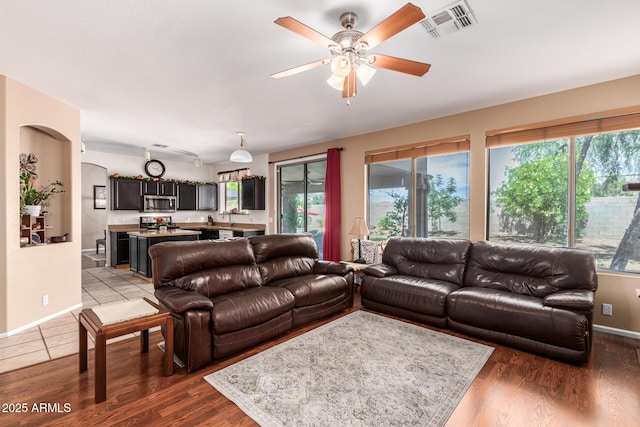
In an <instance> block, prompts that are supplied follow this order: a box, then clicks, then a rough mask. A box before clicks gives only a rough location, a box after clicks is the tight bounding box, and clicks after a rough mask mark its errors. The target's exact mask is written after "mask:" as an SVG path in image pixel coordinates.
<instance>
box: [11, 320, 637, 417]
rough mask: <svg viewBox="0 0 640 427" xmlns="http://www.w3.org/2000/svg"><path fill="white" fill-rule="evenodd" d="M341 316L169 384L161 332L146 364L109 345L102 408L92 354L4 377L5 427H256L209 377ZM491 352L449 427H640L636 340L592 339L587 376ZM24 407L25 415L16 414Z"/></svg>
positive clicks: (126, 344)
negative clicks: (81, 361) (83, 363)
mask: <svg viewBox="0 0 640 427" xmlns="http://www.w3.org/2000/svg"><path fill="white" fill-rule="evenodd" d="M356 309H358V308H354V309H352V310H350V311H353V310H356ZM344 314H346V313H341V314H339V315H336V316H333V317H331V318H329V319H326V320H323V321H319V322H315V323H313V324H311V325H308V326H306V327H303V328H300V329H297V330H295V331H292V332H291V333H288V334H286V335H285V336H283V337H280V338H279V339H277V340H274V341H271V342H269V343H266V344H263V345H261V346H259V347H257V348H255V349H252V350H249V351H246V352H244V353H242V354H239V355H236V356H233V357H230V358H227V359H224V360H221V361H219V362H217V363H216V364H214V365H212V366H209V367H206V368H204V369H201V370H199V371H197V372H194V373H191V374H189V373H187V371H186V370H185V369H184V368H179V367H177V366H176V370H175V374H174V375H173V376H171V377H163V376H162V353H161V352H160V350H159V349H158V348H157V346H156V344H157V343H158V342H160V341H161V340H162V337H161V335H160V333H159V332H156V333H152V334H151V337H150V344H151V346H150V351H149V353H148V354H140V353H139V350H140V348H139V340H138V339H129V340H126V341H121V342H115V343H112V344H109V345H108V346H107V400H106V401H105V402H102V403H100V404H94V402H93V380H94V378H93V351H90V353H89V357H90V359H89V371H88V372H84V373H82V374H80V373H79V372H78V355H77V354H76V355H73V356H67V357H64V358H61V359H56V360H52V361H49V362H45V363H41V364H39V365H35V366H31V367H27V368H23V369H19V370H16V371H12V372H7V373H4V374H1V375H0V396H1V397H0V402H1V403H2V408H0V409H1V410H2V412H0V425H2V426H4V427H6V426H19V425H37V426H43V425H47V426H65V427H66V426H70V425H82V426H92V425H119V426H121V425H132V426H133V425H135V426H142V425H154V426H166V425H185V426H186V425H188V426H195V425H203V426H205V425H206V426H254V425H256V424H255V423H254V422H253V421H252V420H251V419H250V418H249V417H247V416H246V415H245V414H244V413H243V412H242V411H240V410H239V409H238V407H237V406H235V405H234V404H233V403H231V402H230V401H229V400H227V399H226V398H225V397H223V396H222V395H221V394H220V393H218V391H216V389H214V388H213V387H211V386H210V385H209V384H208V383H207V382H206V381H204V379H203V377H204V376H205V375H207V374H209V373H211V372H214V371H216V370H219V369H221V368H223V367H225V366H228V365H230V364H232V363H234V362H237V361H239V360H241V359H244V358H246V357H249V356H251V355H253V354H255V353H257V352H259V351H262V350H264V349H266V348H268V347H271V346H273V345H275V344H277V343H279V342H282V341H285V340H287V339H290V338H292V337H294V336H297V335H300V334H302V333H304V332H306V331H308V330H309V329H313V328H315V327H317V326H319V325H321V324H324V323H326V322H328V321H331V320H332V319H335V318H336V317H339V316H342V315H344ZM443 332H445V333H449V334H451V335H456V336H462V335H459V334H455V333H452V332H449V331H443ZM462 337H464V336H462ZM465 338H466V337H465ZM474 341H478V342H483V341H479V340H474ZM485 343H486V342H485ZM486 344H488V345H491V346H493V347H495V350H494V352H493V354H492V355H491V357H490V359H489V361H488V362H487V363H486V365H485V366H484V368H483V369H482V370H481V372H480V374H479V375H478V377H477V378H476V379H475V381H474V382H473V384H472V385H471V387H470V388H469V390H468V391H467V393H466V394H465V396H464V397H463V399H462V400H461V401H460V403H459V405H458V406H457V408H456V409H455V411H454V412H453V414H452V415H451V417H450V418H449V421H448V423H447V426H471V425H473V426H572V427H573V426H637V425H638V420H640V361H639V360H638V354H639V351H640V350H639V347H640V343H639V341H638V340H633V339H629V338H624V337H619V336H614V335H609V334H604V333H599V332H596V333H595V334H594V342H593V353H592V356H591V360H590V361H589V363H588V364H586V365H584V366H573V365H568V364H565V363H562V362H557V361H554V360H550V359H547V358H544V357H540V356H535V355H532V354H529V353H525V352H522V351H518V350H514V349H512V348H508V347H503V346H500V345H496V344H493V343H486ZM23 404H26V410H27V411H26V413H25V412H23V413H18V412H15V409H16V408H19V407H22V406H21V405H23ZM41 404H44V406H42V405H41ZM11 405H13V406H11ZM34 405H35V406H34ZM38 410H40V411H38ZM12 411H13V412H12Z"/></svg>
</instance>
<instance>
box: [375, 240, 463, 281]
mask: <svg viewBox="0 0 640 427" xmlns="http://www.w3.org/2000/svg"><path fill="white" fill-rule="evenodd" d="M470 246H471V242H469V241H468V240H449V239H426V238H415V237H393V238H391V239H389V241H388V242H387V246H386V248H385V250H384V254H383V255H382V262H383V263H384V264H389V265H391V266H393V267H395V268H396V269H397V270H398V273H399V274H401V275H404V276H415V277H421V278H424V279H433V280H443V281H446V282H451V283H455V284H456V285H462V282H463V278H464V269H465V264H466V262H467V253H468V251H469V247H470Z"/></svg>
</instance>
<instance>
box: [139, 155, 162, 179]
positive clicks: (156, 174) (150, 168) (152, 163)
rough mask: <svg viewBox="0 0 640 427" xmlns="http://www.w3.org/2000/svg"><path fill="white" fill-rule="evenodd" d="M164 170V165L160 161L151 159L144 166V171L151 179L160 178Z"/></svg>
mask: <svg viewBox="0 0 640 427" xmlns="http://www.w3.org/2000/svg"><path fill="white" fill-rule="evenodd" d="M165 170H166V168H165V167H164V163H162V162H161V161H160V160H155V159H152V160H149V161H148V162H147V163H145V164H144V171H145V172H146V173H147V175H149V176H150V177H151V178H160V177H162V175H164V172H165Z"/></svg>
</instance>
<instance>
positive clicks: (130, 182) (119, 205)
mask: <svg viewBox="0 0 640 427" xmlns="http://www.w3.org/2000/svg"><path fill="white" fill-rule="evenodd" d="M141 208H142V181H139V180H137V179H121V178H113V179H111V209H112V210H115V211H124V210H136V211H139V210H141Z"/></svg>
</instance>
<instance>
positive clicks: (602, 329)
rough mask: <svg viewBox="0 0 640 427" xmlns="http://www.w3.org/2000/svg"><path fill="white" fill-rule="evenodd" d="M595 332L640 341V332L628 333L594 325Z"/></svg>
mask: <svg viewBox="0 0 640 427" xmlns="http://www.w3.org/2000/svg"><path fill="white" fill-rule="evenodd" d="M593 330H594V331H599V332H605V333H607V334H613V335H620V336H623V337H627V338H635V339H637V340H640V332H635V331H628V330H626V329H618V328H612V327H610V326H602V325H593Z"/></svg>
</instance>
